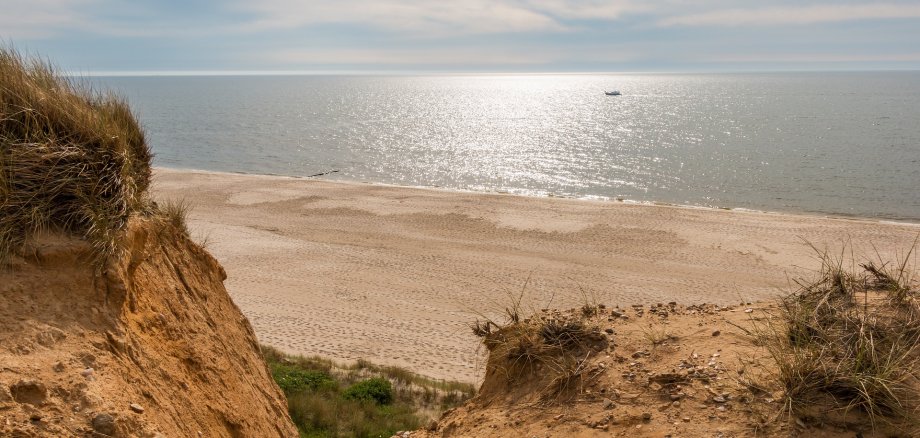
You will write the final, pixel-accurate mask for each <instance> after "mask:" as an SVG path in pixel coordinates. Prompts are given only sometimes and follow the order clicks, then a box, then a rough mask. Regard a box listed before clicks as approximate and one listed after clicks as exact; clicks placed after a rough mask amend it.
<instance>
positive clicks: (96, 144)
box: [0, 47, 151, 262]
mask: <svg viewBox="0 0 920 438" xmlns="http://www.w3.org/2000/svg"><path fill="white" fill-rule="evenodd" d="M150 159H151V154H150V151H149V149H148V148H147V143H146V141H145V139H144V132H143V130H142V129H141V127H140V125H139V124H138V122H137V120H136V118H135V117H134V114H132V112H131V109H130V108H129V107H128V105H127V104H126V103H125V102H124V101H123V100H121V99H119V98H118V97H117V96H115V95H112V94H109V93H101V92H97V91H93V90H92V89H91V88H90V87H88V86H87V85H85V84H80V83H78V82H76V81H74V80H72V79H68V78H66V77H63V76H61V75H59V74H58V72H57V71H55V69H54V67H53V66H51V65H50V64H49V63H47V62H45V61H42V60H37V59H30V58H26V57H24V56H22V55H20V54H19V53H18V52H16V51H15V50H13V49H10V48H2V47H0V262H3V261H4V260H6V259H8V256H9V255H10V253H11V251H14V250H15V249H16V248H17V247H18V246H19V245H21V244H22V243H23V242H24V241H25V240H26V239H27V238H28V236H30V235H31V234H33V233H36V232H38V231H41V230H59V231H64V232H69V233H74V234H78V235H81V236H83V237H85V238H86V239H87V240H88V241H89V242H91V243H92V245H93V248H94V251H95V255H96V257H97V258H98V259H99V260H102V259H104V258H106V257H107V256H109V255H111V254H113V253H114V252H115V251H116V249H117V237H118V235H119V232H120V231H121V230H123V229H124V227H125V225H126V223H127V220H128V217H129V216H130V215H131V214H132V213H136V212H139V211H144V210H146V209H147V208H148V201H147V200H146V199H147V196H146V194H147V188H148V186H149V184H150V178H151V169H150Z"/></svg>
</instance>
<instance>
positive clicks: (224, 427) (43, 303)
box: [0, 219, 296, 437]
mask: <svg viewBox="0 0 920 438" xmlns="http://www.w3.org/2000/svg"><path fill="white" fill-rule="evenodd" d="M124 246H125V252H124V254H123V255H122V256H121V257H118V258H113V259H111V260H110V261H109V262H108V264H107V265H106V268H105V270H104V271H103V272H102V273H101V274H96V273H95V271H94V268H93V267H92V265H91V264H89V260H90V259H91V257H90V255H91V248H90V246H89V244H88V243H87V242H85V241H82V240H77V239H74V238H69V237H67V238H65V237H60V236H44V237H40V238H36V239H33V241H32V242H30V243H28V244H27V245H26V246H25V248H24V249H23V250H21V251H20V252H19V255H16V256H14V257H13V260H12V269H10V270H4V271H2V272H0V418H2V419H0V436H141V437H145V436H147V437H153V436H175V437H178V436H185V437H194V436H232V437H242V436H259V437H268V436H296V430H295V428H294V426H293V424H292V423H291V421H290V418H289V417H288V414H287V411H286V404H285V401H284V398H283V396H282V394H281V391H280V390H279V389H278V387H277V386H276V385H275V384H274V382H273V381H272V379H271V376H270V375H269V373H268V370H267V368H266V366H265V363H264V362H263V360H262V357H261V355H260V352H259V349H258V344H257V341H256V337H255V335H254V333H253V330H252V328H251V326H250V325H249V322H248V321H247V320H246V319H245V318H244V317H243V315H242V314H241V313H240V311H239V309H238V308H237V307H236V305H235V304H234V303H233V302H232V301H231V300H230V297H229V296H228V295H227V292H226V290H225V289H224V286H223V280H224V278H225V277H226V274H225V273H224V270H223V268H222V267H221V266H220V265H219V264H218V263H217V261H216V260H214V259H213V258H212V257H211V256H210V255H209V254H208V253H207V252H205V251H204V250H202V249H201V248H200V247H199V246H197V245H195V244H194V243H192V242H190V241H189V240H188V238H187V237H185V236H184V235H183V234H182V233H181V232H177V231H176V230H175V229H173V228H172V227H171V226H170V225H166V224H163V223H161V222H155V221H153V220H141V219H134V220H132V222H131V223H130V224H129V227H128V230H127V232H126V237H125V243H124Z"/></svg>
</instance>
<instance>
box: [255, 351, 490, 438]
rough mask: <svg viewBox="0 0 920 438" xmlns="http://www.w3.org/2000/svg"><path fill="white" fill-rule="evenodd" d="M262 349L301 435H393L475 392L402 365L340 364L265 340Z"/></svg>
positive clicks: (469, 387) (467, 387)
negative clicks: (276, 346)
mask: <svg viewBox="0 0 920 438" xmlns="http://www.w3.org/2000/svg"><path fill="white" fill-rule="evenodd" d="M262 352H263V354H264V356H265V360H266V362H268V365H269V368H270V369H271V372H272V377H274V379H275V382H277V383H278V386H279V387H281V389H282V391H284V395H285V396H286V397H287V401H288V412H289V413H290V415H291V418H292V419H293V420H294V424H296V425H297V428H298V429H299V430H300V434H301V436H303V437H389V436H392V435H393V434H394V433H395V432H397V431H400V430H413V429H417V428H419V427H421V426H423V425H424V424H425V422H426V421H428V420H430V419H433V418H435V417H437V416H439V415H440V413H441V412H443V411H444V410H446V409H449V408H451V407H454V406H456V405H458V404H460V403H462V402H463V401H465V400H466V399H468V398H470V397H472V396H473V394H474V389H473V386H472V385H469V384H465V383H459V382H448V381H441V380H434V379H429V378H426V377H423V376H420V375H418V374H415V373H412V372H411V371H408V370H406V369H403V368H399V367H389V366H377V365H373V364H371V363H369V362H367V361H359V362H358V363H357V364H355V365H351V366H347V365H339V364H336V363H334V362H332V361H330V360H328V359H322V358H316V357H310V358H308V357H302V356H288V355H285V354H284V353H281V352H280V351H278V350H276V349H274V348H271V347H266V346H263V347H262Z"/></svg>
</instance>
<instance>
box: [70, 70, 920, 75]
mask: <svg viewBox="0 0 920 438" xmlns="http://www.w3.org/2000/svg"><path fill="white" fill-rule="evenodd" d="M917 71H920V68H852V69H827V68H823V69H821V68H815V69H807V68H798V69H795V68H790V69H724V70H712V69H698V70H694V69H687V70H620V71H444V70H98V71H87V72H80V71H65V72H63V73H62V76H66V77H161V76H162V77H183V76H186V77H189V76H512V75H513V76H556V75H628V74H732V73H869V72H917Z"/></svg>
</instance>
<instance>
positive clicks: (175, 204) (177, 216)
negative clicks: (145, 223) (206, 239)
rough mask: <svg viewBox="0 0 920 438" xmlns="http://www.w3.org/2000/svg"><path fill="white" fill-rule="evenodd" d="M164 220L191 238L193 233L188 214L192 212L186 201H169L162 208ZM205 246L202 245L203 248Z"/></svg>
mask: <svg viewBox="0 0 920 438" xmlns="http://www.w3.org/2000/svg"><path fill="white" fill-rule="evenodd" d="M160 211H162V213H163V216H164V219H165V220H166V222H168V223H169V224H170V225H172V226H173V228H175V229H176V230H178V231H179V232H181V233H183V234H185V235H186V236H190V235H191V233H190V232H189V230H188V214H189V212H190V211H191V205H190V204H189V203H188V201H186V200H185V199H179V200H167V201H166V202H165V203H164V204H163V206H162V207H160ZM203 246H204V245H202V247H203Z"/></svg>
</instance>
